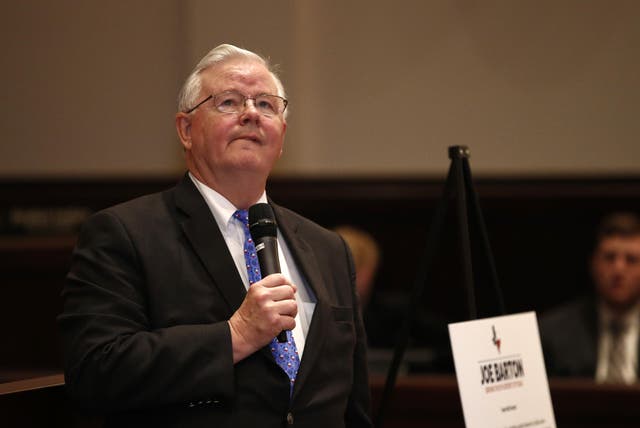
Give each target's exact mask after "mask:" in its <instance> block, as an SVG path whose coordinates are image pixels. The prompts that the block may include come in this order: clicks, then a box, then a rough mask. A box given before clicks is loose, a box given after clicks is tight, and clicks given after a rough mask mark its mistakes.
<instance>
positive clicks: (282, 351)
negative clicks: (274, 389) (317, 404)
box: [233, 210, 300, 393]
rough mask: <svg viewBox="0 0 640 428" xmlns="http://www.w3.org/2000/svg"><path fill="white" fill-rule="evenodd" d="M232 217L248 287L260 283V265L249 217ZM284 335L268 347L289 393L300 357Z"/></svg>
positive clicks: (243, 212)
mask: <svg viewBox="0 0 640 428" xmlns="http://www.w3.org/2000/svg"><path fill="white" fill-rule="evenodd" d="M233 217H234V218H235V219H236V220H238V221H239V222H240V223H242V228H243V230H244V260H245V262H246V267H247V273H248V274H249V285H252V284H253V283H254V282H257V281H260V280H261V279H262V275H261V274H260V264H259V262H258V256H257V255H256V247H255V245H254V243H253V239H251V233H250V232H249V215H248V212H247V210H238V211H236V212H235V213H234V214H233ZM286 333H287V341H286V342H284V343H280V342H278V340H277V339H276V338H275V337H274V338H273V339H272V340H271V344H270V345H269V346H270V349H271V354H272V355H273V358H274V359H275V360H276V362H277V363H278V365H279V366H280V367H282V370H284V372H285V373H286V374H287V376H288V377H289V380H290V386H291V388H290V391H289V392H290V393H291V392H293V384H294V382H295V380H296V375H297V373H298V367H299V366H300V357H299V356H298V349H297V348H296V342H295V341H294V340H293V335H292V334H291V331H288V330H287V332H286Z"/></svg>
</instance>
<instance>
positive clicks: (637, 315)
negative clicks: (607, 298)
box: [598, 301, 640, 327]
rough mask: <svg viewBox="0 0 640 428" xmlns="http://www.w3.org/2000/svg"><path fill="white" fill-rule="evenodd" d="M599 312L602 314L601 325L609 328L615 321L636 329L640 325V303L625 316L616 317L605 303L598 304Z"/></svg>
mask: <svg viewBox="0 0 640 428" xmlns="http://www.w3.org/2000/svg"><path fill="white" fill-rule="evenodd" d="M598 312H599V314H600V325H602V326H607V325H609V324H610V323H611V322H612V321H613V320H614V319H617V320H619V321H621V322H622V323H623V324H624V325H626V326H627V327H636V326H638V324H640V303H638V304H636V305H635V306H633V307H632V308H631V309H630V310H629V311H627V312H626V313H625V314H624V315H622V316H620V315H616V314H615V313H614V312H613V311H612V310H611V309H610V308H609V307H608V306H607V305H606V304H605V303H604V302H602V301H600V302H599V303H598Z"/></svg>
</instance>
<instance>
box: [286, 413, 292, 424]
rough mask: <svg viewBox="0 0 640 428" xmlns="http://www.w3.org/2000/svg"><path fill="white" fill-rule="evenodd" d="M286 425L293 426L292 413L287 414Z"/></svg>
mask: <svg viewBox="0 0 640 428" xmlns="http://www.w3.org/2000/svg"><path fill="white" fill-rule="evenodd" d="M287 424H288V425H293V413H291V412H289V413H287Z"/></svg>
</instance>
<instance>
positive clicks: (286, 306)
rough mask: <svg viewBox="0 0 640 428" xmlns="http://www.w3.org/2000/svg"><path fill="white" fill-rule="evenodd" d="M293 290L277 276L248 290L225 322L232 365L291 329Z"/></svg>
mask: <svg viewBox="0 0 640 428" xmlns="http://www.w3.org/2000/svg"><path fill="white" fill-rule="evenodd" d="M296 291H297V289H296V286H295V285H293V284H292V283H291V282H290V281H289V279H287V278H285V277H284V275H282V274H280V273H276V274H272V275H269V276H267V277H265V278H263V279H262V280H260V281H258V282H256V283H255V284H253V285H251V287H249V290H248V291H247V295H246V297H245V299H244V301H243V302H242V304H241V305H240V307H239V308H238V310H237V311H236V312H235V313H234V314H233V315H232V316H231V318H230V319H229V327H230V329H231V345H232V348H233V362H234V363H237V362H238V361H240V360H242V359H244V358H246V357H248V356H249V355H251V354H253V353H254V352H256V351H257V350H258V349H260V348H262V347H263V346H264V345H266V344H267V343H269V342H270V341H271V339H273V338H274V337H276V336H277V335H278V334H279V333H280V332H281V331H282V330H292V329H293V328H294V327H295V325H296V322H295V316H296V314H297V313H298V305H297V303H296V299H295V293H296Z"/></svg>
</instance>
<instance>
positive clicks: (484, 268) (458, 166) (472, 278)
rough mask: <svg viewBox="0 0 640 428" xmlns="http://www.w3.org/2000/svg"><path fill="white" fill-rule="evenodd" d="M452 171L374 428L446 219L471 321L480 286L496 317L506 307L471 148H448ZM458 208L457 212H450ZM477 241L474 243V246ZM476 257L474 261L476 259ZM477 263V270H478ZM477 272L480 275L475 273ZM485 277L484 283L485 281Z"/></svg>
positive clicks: (378, 427)
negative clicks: (455, 240) (453, 231)
mask: <svg viewBox="0 0 640 428" xmlns="http://www.w3.org/2000/svg"><path fill="white" fill-rule="evenodd" d="M449 158H450V159H451V166H450V168H449V174H448V176H447V181H446V183H445V186H444V192H443V195H442V197H441V199H440V201H439V202H438V205H437V206H436V211H435V214H434V216H433V219H432V221H431V225H430V228H429V230H428V234H427V240H426V247H425V250H424V253H423V256H422V259H421V263H420V264H419V270H418V272H417V274H416V278H415V282H414V283H413V287H412V290H411V295H410V298H409V303H408V310H407V312H406V316H405V318H404V323H403V327H402V330H401V334H400V336H399V338H398V342H397V344H396V347H395V350H394V354H393V359H392V361H391V366H390V367H389V373H388V375H387V381H386V383H385V387H384V390H383V392H382V397H381V400H380V406H379V408H378V413H377V415H376V419H375V427H376V428H382V424H383V422H384V416H385V412H386V409H387V407H388V405H389V401H390V398H391V394H392V392H393V389H394V386H395V382H396V378H397V375H398V369H399V367H400V363H401V362H402V359H403V357H404V353H405V350H406V348H407V344H408V342H409V335H410V331H411V323H412V320H413V318H414V315H415V313H416V311H417V309H418V307H419V305H420V301H421V297H422V294H423V291H424V289H425V285H426V282H427V280H428V276H429V274H430V271H431V269H432V264H433V260H434V256H435V250H436V248H438V244H440V240H441V238H442V236H441V235H442V230H443V228H444V227H443V226H444V224H445V218H446V216H447V215H448V214H452V215H455V217H456V220H457V221H456V225H455V226H456V228H457V230H458V237H459V240H460V242H459V244H460V250H461V251H460V252H461V257H460V261H459V263H460V268H461V275H462V277H461V278H462V280H461V282H462V287H463V294H464V296H465V300H466V301H465V306H466V307H465V309H466V314H467V319H468V320H474V319H477V318H478V308H477V306H478V305H477V302H478V299H477V296H476V288H477V287H476V285H477V284H479V283H480V281H482V282H483V283H487V285H488V286H489V287H490V289H491V290H492V291H493V294H495V296H494V300H493V301H494V302H495V305H496V307H497V309H496V312H497V314H496V315H504V314H505V309H504V302H503V298H502V293H501V291H500V287H499V284H498V276H497V274H496V269H495V263H494V260H493V254H492V252H491V246H490V245H489V237H488V234H487V231H486V227H485V223H484V218H483V216H482V211H481V209H480V204H479V200H478V196H477V194H476V192H475V189H474V187H473V182H472V180H471V168H470V166H469V148H468V147H466V146H451V147H449ZM451 205H455V207H454V208H455V210H452V209H451ZM472 236H473V242H472ZM474 255H475V258H474V257H473V256H474ZM474 260H475V262H476V263H475V264H474ZM474 267H476V269H475V270H474ZM481 275H482V277H481Z"/></svg>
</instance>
